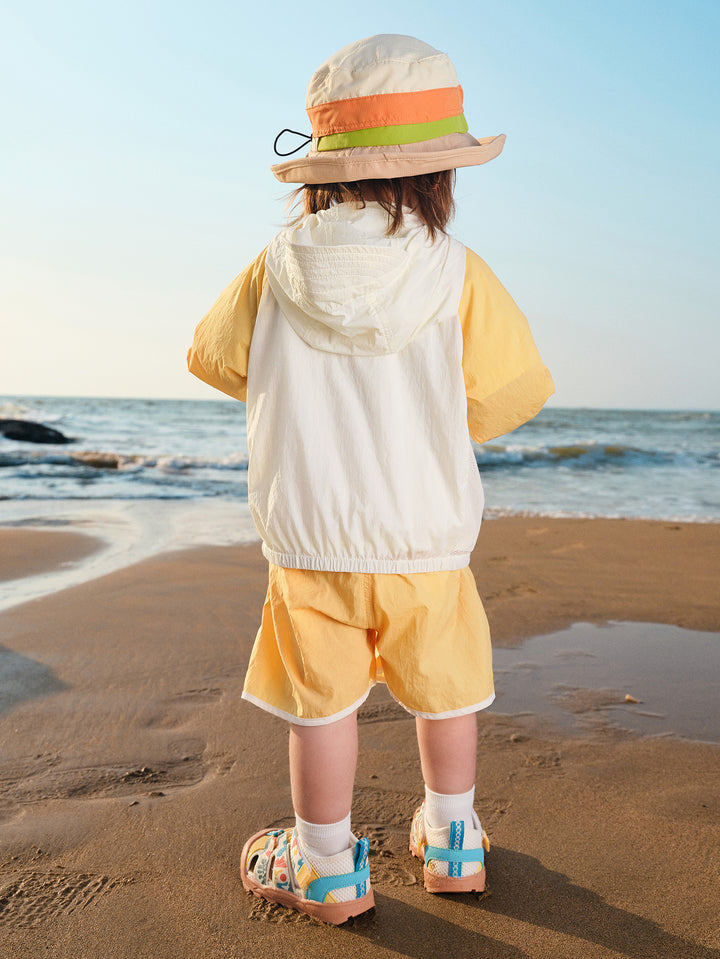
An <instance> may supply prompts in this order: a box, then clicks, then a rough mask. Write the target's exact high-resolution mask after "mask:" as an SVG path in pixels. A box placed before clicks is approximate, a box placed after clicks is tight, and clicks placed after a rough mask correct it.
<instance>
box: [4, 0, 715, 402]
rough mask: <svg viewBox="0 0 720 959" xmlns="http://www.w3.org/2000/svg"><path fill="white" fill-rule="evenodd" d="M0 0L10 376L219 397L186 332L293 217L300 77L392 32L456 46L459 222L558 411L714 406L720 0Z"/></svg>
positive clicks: (115, 390)
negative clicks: (519, 328) (465, 148)
mask: <svg viewBox="0 0 720 959" xmlns="http://www.w3.org/2000/svg"><path fill="white" fill-rule="evenodd" d="M440 8H441V5H439V4H438V2H437V0H408V2H400V0H382V2H380V0H365V2H363V3H362V4H353V5H350V4H344V3H342V4H339V3H331V2H328V0H315V2H314V3H313V4H312V5H307V4H301V5H299V4H297V3H291V2H289V0H274V2H273V3H272V4H261V3H256V2H255V0H236V2H233V3H230V2H224V0H204V2H197V3H187V2H166V0H141V2H139V0H126V2H124V3H122V4H117V3H112V4H111V3H109V2H97V0H93V2H82V0H65V2H63V3H62V4H61V3H58V2H37V0H0V84H1V88H2V91H3V93H2V95H1V96H0V333H1V336H0V395H13V394H22V395H80V396H82V395H87V396H131V397H134V396H138V397H172V398H189V399H202V398H220V394H218V393H216V392H214V391H213V390H211V389H210V387H208V386H206V385H204V384H202V383H201V382H200V381H198V380H195V379H194V378H193V377H192V376H191V375H190V374H189V373H188V372H187V370H186V366H185V354H186V351H187V347H188V346H189V344H190V342H191V340H192V333H193V330H194V328H195V325H196V324H197V322H198V321H199V320H200V318H201V317H202V315H203V314H204V313H205V312H206V311H207V310H208V309H209V307H210V306H211V305H212V303H213V302H214V300H215V299H216V297H217V295H218V294H219V293H220V291H221V290H222V289H223V288H224V287H225V286H226V285H227V283H228V282H229V281H230V280H231V279H232V278H233V277H234V276H235V275H236V274H237V273H239V272H240V271H241V270H242V269H243V267H244V266H245V265H246V264H247V263H248V262H249V261H251V260H252V259H253V258H254V257H255V256H256V255H257V253H258V252H259V251H260V250H261V249H262V248H263V247H264V246H265V245H266V244H267V242H268V240H269V239H270V238H271V237H272V236H273V234H274V233H275V232H277V230H278V229H280V228H281V227H282V225H283V223H284V221H285V217H286V199H287V192H288V190H287V186H286V185H283V184H280V183H278V182H277V181H276V180H275V179H274V177H273V176H272V174H271V172H270V169H269V167H270V165H271V164H272V163H273V162H276V158H275V157H274V154H273V150H272V145H273V140H274V138H275V135H276V134H277V133H278V132H279V131H280V130H281V129H282V128H283V127H290V128H292V129H297V130H309V122H308V120H307V116H306V114H305V112H304V107H305V90H306V87H307V83H308V81H309V79H310V77H311V75H312V73H313V72H314V70H315V69H317V67H319V66H320V64H321V63H322V62H323V61H324V60H325V59H326V58H327V57H328V56H329V55H330V54H332V53H334V52H335V51H336V50H338V49H340V48H341V47H343V46H345V45H346V44H347V43H350V42H352V41H354V40H357V39H360V38H362V37H365V36H370V35H372V34H375V33H404V34H410V35H412V36H416V37H419V38H420V39H422V40H424V41H425V42H427V43H430V44H432V45H433V46H435V47H437V48H438V49H440V50H443V51H444V52H446V53H448V54H449V56H450V57H451V59H452V60H453V63H454V64H455V66H456V69H457V72H458V76H459V79H460V83H461V84H462V86H463V89H464V93H465V116H466V118H467V121H468V124H469V127H470V132H471V133H473V134H474V135H475V136H477V137H482V136H489V135H492V134H498V133H505V134H506V135H507V138H508V139H507V144H506V146H505V150H504V151H503V153H502V155H501V156H500V157H499V158H498V159H496V160H493V161H492V162H491V163H489V164H486V165H483V166H480V167H474V168H469V169H466V170H462V171H459V174H458V185H457V191H456V200H457V205H458V214H457V216H456V218H455V221H454V223H453V226H452V233H453V235H455V236H456V237H457V238H458V239H460V240H461V241H462V242H464V243H466V244H467V245H468V246H470V247H472V248H473V249H474V250H475V251H476V252H477V253H479V254H480V256H482V257H483V259H485V260H486V261H487V262H488V264H489V265H490V266H491V268H492V269H493V270H494V272H495V273H496V274H497V275H498V276H499V277H500V279H501V280H502V282H503V283H504V285H505V286H506V287H507V289H508V290H509V291H510V293H511V294H512V296H513V297H514V299H515V300H516V302H517V303H518V304H519V305H520V307H521V309H522V310H523V312H524V313H525V314H526V315H527V317H528V319H529V321H530V325H531V328H532V330H533V334H534V337H535V340H536V342H537V344H538V347H539V349H540V352H541V355H542V357H543V359H544V361H545V363H546V364H547V366H548V367H549V368H550V369H551V371H552V373H553V377H554V379H555V383H556V388H557V393H556V395H555V397H553V399H552V401H551V403H553V404H554V405H557V406H575V407H601V408H604V407H607V408H644V409H719V408H720V375H718V367H719V365H720V324H719V323H718V320H720V316H719V312H720V311H719V309H718V307H719V305H720V303H719V301H720V295H719V288H720V280H719V277H720V263H719V262H718V251H719V247H718V240H717V235H718V223H720V202H719V186H718V184H719V182H720V181H719V176H718V174H719V172H720V124H719V123H718V103H720V83H719V73H720V67H719V64H720V58H718V56H717V50H718V42H719V41H720V3H718V2H717V0H711V2H704V0H703V2H701V0H678V2H674V0H673V2H670V0H668V2H664V0H656V2H642V0H623V2H618V0H607V2H604V3H593V2H587V3H578V2H577V0H547V2H545V0H507V2H503V3H498V2H494V3H486V2H484V0H472V2H467V3H464V2H455V3H453V4H451V5H448V6H446V7H443V8H442V9H443V10H444V11H445V14H444V15H443V16H442V17H439V16H438V10H439V9H440Z"/></svg>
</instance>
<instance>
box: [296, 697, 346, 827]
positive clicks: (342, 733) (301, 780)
mask: <svg viewBox="0 0 720 959" xmlns="http://www.w3.org/2000/svg"><path fill="white" fill-rule="evenodd" d="M357 751H358V738H357V712H354V713H352V714H351V715H350V716H346V717H345V718H344V719H340V720H338V721H337V722H336V723H328V724H327V725H323V726H298V725H295V724H293V725H291V726H290V782H291V784H292V800H293V807H294V809H295V812H296V813H297V814H298V816H300V817H301V818H302V819H305V820H307V822H311V823H335V822H339V820H341V819H344V818H345V816H347V815H348V814H349V813H350V807H351V805H352V794H353V783H354V782H355V767H356V765H357Z"/></svg>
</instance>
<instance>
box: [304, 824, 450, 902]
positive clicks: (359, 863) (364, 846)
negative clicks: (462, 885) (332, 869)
mask: <svg viewBox="0 0 720 959" xmlns="http://www.w3.org/2000/svg"><path fill="white" fill-rule="evenodd" d="M369 850H370V841H369V840H368V839H367V838H364V839H358V841H357V843H356V844H355V858H354V863H353V864H354V866H355V872H346V873H344V874H343V875H341V876H321V877H320V878H319V879H314V880H313V881H312V882H311V883H310V885H309V886H308V887H307V891H306V896H307V898H308V899H312V900H313V901H314V902H325V897H326V896H327V894H328V893H329V892H332V891H333V889H342V888H343V887H345V886H355V895H356V896H357V898H358V899H359V898H360V897H361V896H364V895H365V893H366V892H367V881H368V879H369V878H370V866H369V864H368V852H369ZM446 851H447V850H446Z"/></svg>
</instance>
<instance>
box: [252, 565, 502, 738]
mask: <svg viewBox="0 0 720 959" xmlns="http://www.w3.org/2000/svg"><path fill="white" fill-rule="evenodd" d="M377 682H384V683H386V684H387V686H388V689H389V690H390V692H391V693H392V695H393V696H394V697H395V699H396V700H397V701H398V702H399V703H400V704H401V705H402V706H404V707H405V709H407V711H408V712H410V713H412V714H413V715H415V716H422V717H426V718H429V719H446V718H448V717H450V716H461V715H463V714H465V713H471V712H475V711H476V710H478V709H484V708H485V707H486V706H489V705H490V703H491V702H492V701H493V699H494V698H495V693H494V690H493V677H492V652H491V648H490V631H489V629H488V623H487V618H486V616H485V610H484V609H483V606H482V602H481V601H480V597H479V596H478V592H477V588H476V586H475V580H474V578H473V575H472V573H471V572H470V568H469V567H465V569H459V570H450V571H440V572H435V573H411V574H400V573H382V574H380V573H335V572H318V571H316V570H302V569H286V568H283V567H280V566H274V565H271V566H270V582H269V586H268V592H267V597H266V599H265V606H264V608H263V614H262V623H261V625H260V629H259V630H258V634H257V638H256V640H255V645H254V647H253V651H252V655H251V657H250V664H249V666H248V671H247V676H246V678H245V688H244V690H243V694H242V695H243V698H244V699H247V700H249V701H250V702H252V703H255V704H256V705H257V706H261V707H262V708H263V709H267V710H268V711H269V712H271V713H274V714H275V715H276V716H281V717H283V718H284V719H288V720H289V721H290V722H293V723H298V724H300V725H306V726H315V725H321V724H322V723H330V722H335V721H336V720H338V719H342V718H343V717H344V716H347V715H349V714H350V713H351V712H353V710H355V709H357V708H358V706H360V705H361V703H363V702H364V701H365V699H366V698H367V696H368V693H369V692H370V688H371V687H372V686H373V685H374V684H375V683H377Z"/></svg>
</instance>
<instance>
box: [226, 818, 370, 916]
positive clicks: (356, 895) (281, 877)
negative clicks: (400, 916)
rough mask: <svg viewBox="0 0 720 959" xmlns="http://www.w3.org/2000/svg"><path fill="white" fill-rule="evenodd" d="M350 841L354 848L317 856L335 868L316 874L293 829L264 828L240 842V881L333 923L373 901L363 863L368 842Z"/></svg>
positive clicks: (250, 889) (260, 893) (257, 892)
mask: <svg viewBox="0 0 720 959" xmlns="http://www.w3.org/2000/svg"><path fill="white" fill-rule="evenodd" d="M353 840H354V842H355V846H354V849H348V850H347V851H345V852H341V853H339V855H337V856H331V857H329V859H326V860H322V862H323V863H325V862H327V863H329V864H330V863H332V865H331V868H337V869H338V870H339V873H338V874H336V875H325V876H321V875H319V873H318V872H317V870H316V869H315V866H314V864H312V863H311V862H310V861H309V860H308V859H307V858H306V857H305V856H304V855H303V853H302V851H301V849H300V844H299V842H298V837H297V831H296V830H295V829H294V828H292V829H265V830H263V831H262V832H259V833H256V835H254V836H252V837H251V838H250V839H248V841H247V842H246V843H245V847H244V848H243V851H242V860H241V863H240V874H241V876H242V884H243V886H244V887H245V889H246V890H247V891H248V892H251V893H253V895H255V896H258V897H259V898H261V899H267V900H268V901H269V902H278V903H280V904H281V905H283V906H289V907H290V909H296V910H297V911H298V912H304V913H307V915H309V916H314V917H315V918H316V919H320V920H321V921H322V922H329V923H331V924H332V925H339V924H340V923H342V922H345V921H346V920H348V919H350V917H351V916H359V915H360V914H361V913H363V912H367V910H368V909H372V908H373V907H374V905H375V898H374V896H373V891H372V888H371V886H370V867H369V866H368V851H369V846H370V843H369V841H368V840H367V839H355V837H354V836H353ZM323 871H324V870H323ZM353 887H354V888H353Z"/></svg>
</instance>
